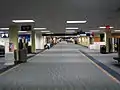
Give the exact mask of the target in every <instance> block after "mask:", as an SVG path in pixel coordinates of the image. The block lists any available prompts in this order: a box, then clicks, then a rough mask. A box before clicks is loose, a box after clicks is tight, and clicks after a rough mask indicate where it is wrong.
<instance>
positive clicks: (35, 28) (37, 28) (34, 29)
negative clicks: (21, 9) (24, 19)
mask: <svg viewBox="0 0 120 90" xmlns="http://www.w3.org/2000/svg"><path fill="white" fill-rule="evenodd" d="M46 29H47V28H34V30H46Z"/></svg>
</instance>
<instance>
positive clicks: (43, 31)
mask: <svg viewBox="0 0 120 90" xmlns="http://www.w3.org/2000/svg"><path fill="white" fill-rule="evenodd" d="M41 32H43V33H45V32H50V31H41Z"/></svg>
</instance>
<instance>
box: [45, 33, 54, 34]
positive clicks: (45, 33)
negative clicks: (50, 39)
mask: <svg viewBox="0 0 120 90" xmlns="http://www.w3.org/2000/svg"><path fill="white" fill-rule="evenodd" d="M45 34H54V33H45Z"/></svg>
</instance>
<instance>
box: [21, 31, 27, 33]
mask: <svg viewBox="0 0 120 90" xmlns="http://www.w3.org/2000/svg"><path fill="white" fill-rule="evenodd" d="M19 32H20V33H25V32H27V31H19Z"/></svg>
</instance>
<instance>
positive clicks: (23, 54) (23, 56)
mask: <svg viewBox="0 0 120 90" xmlns="http://www.w3.org/2000/svg"><path fill="white" fill-rule="evenodd" d="M19 62H20V63H25V62H27V49H21V50H19Z"/></svg>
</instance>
